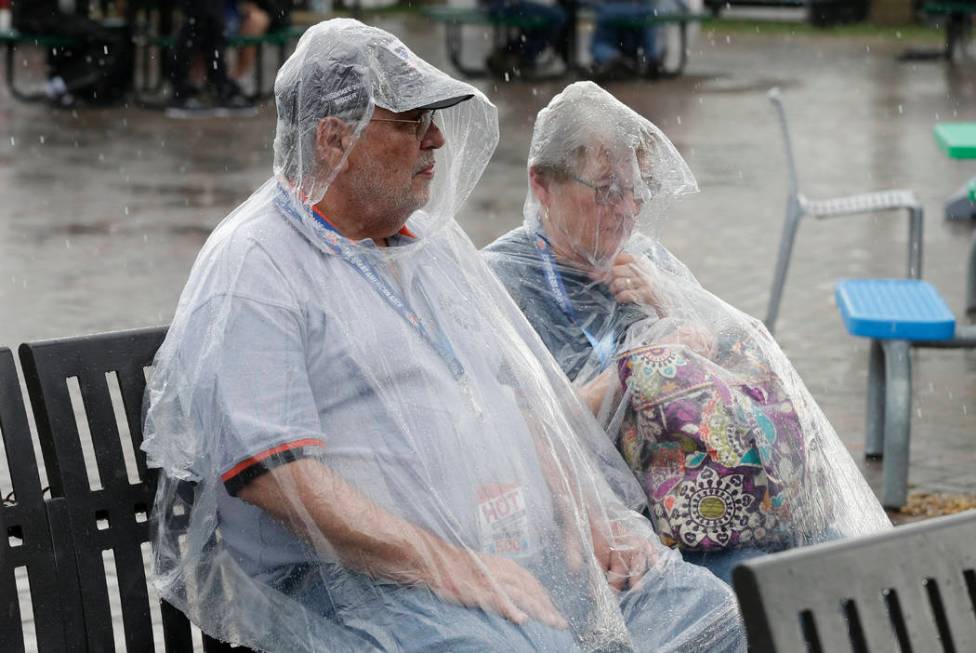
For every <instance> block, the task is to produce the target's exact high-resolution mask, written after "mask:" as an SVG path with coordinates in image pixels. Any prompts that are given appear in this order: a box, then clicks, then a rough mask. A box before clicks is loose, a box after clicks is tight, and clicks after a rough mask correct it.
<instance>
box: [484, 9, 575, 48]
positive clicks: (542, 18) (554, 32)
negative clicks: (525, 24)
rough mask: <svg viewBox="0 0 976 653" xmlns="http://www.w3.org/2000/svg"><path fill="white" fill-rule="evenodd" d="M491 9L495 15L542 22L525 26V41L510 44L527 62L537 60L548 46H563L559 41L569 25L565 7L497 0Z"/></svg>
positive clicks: (490, 13)
mask: <svg viewBox="0 0 976 653" xmlns="http://www.w3.org/2000/svg"><path fill="white" fill-rule="evenodd" d="M487 9H488V15H489V16H491V17H492V18H512V17H519V18H525V19H529V20H538V21H539V22H540V23H542V25H543V26H541V27H534V28H522V30H521V32H522V34H523V35H524V36H525V40H524V41H520V42H516V43H510V44H509V51H510V52H513V53H515V54H519V55H521V57H522V60H523V61H525V62H527V63H532V62H534V61H535V60H536V59H537V58H538V57H539V55H540V54H542V51H543V50H545V49H546V46H547V45H551V46H553V47H554V48H555V49H557V50H558V49H559V43H557V40H558V39H559V37H560V35H561V34H562V33H563V30H564V29H565V27H566V12H565V11H563V10H562V8H561V7H559V6H557V5H543V4H539V3H537V2H528V1H527V0H514V1H513V0H494V1H493V2H491V3H489V4H488V5H487Z"/></svg>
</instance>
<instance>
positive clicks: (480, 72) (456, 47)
mask: <svg viewBox="0 0 976 653" xmlns="http://www.w3.org/2000/svg"><path fill="white" fill-rule="evenodd" d="M444 30H445V34H446V37H447V57H448V59H450V60H451V64H452V65H453V66H454V67H455V68H457V69H458V70H459V71H461V73H462V74H464V75H467V76H468V77H471V78H477V77H485V76H486V75H487V71H485V70H484V69H483V68H480V69H479V68H469V67H468V66H465V65H464V63H463V62H462V60H461V59H462V56H461V51H462V47H463V45H462V41H461V36H462V34H461V30H462V25H461V24H460V23H447V24H445V25H444ZM492 32H493V35H494V36H493V38H494V42H495V43H496V44H497V39H498V38H499V35H498V29H497V27H496V28H494V29H493V30H492Z"/></svg>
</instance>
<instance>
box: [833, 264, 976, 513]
mask: <svg viewBox="0 0 976 653" xmlns="http://www.w3.org/2000/svg"><path fill="white" fill-rule="evenodd" d="M835 298H836V300H837V307H838V309H839V310H840V313H841V316H842V318H843V320H844V325H845V327H846V328H847V331H848V333H850V334H851V335H854V336H860V337H864V338H870V339H871V352H870V354H869V358H868V388H867V419H866V424H865V437H866V442H865V448H864V453H865V455H866V456H868V457H870V458H882V459H883V460H884V469H883V472H882V492H881V503H882V504H884V506H885V507H886V508H900V507H901V506H903V505H904V504H905V500H906V498H907V493H908V453H909V441H910V437H911V415H912V414H911V408H912V360H911V350H912V349H913V348H916V349H922V348H938V349H960V348H973V347H976V326H968V327H965V326H963V327H960V326H957V325H956V319H955V317H954V316H953V314H952V312H951V311H950V310H949V307H948V306H946V303H945V301H944V300H943V299H942V297H941V296H940V295H939V292H938V291H937V290H936V289H935V287H934V286H932V285H931V284H930V283H928V282H926V281H922V280H921V279H848V280H844V281H841V282H840V283H839V284H838V285H837V289H836V291H835Z"/></svg>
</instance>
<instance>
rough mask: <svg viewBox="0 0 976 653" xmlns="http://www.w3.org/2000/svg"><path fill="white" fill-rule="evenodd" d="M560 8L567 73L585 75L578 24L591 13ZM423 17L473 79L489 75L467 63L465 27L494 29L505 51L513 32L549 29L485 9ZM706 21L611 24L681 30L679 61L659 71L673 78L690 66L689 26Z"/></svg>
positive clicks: (684, 17) (673, 15)
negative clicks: (438, 29)
mask: <svg viewBox="0 0 976 653" xmlns="http://www.w3.org/2000/svg"><path fill="white" fill-rule="evenodd" d="M560 6H562V7H563V9H564V10H565V11H566V20H567V24H568V29H567V34H566V42H565V43H563V44H560V50H561V52H562V53H563V56H564V57H565V58H566V63H567V66H566V67H567V70H566V72H570V73H577V74H578V73H582V72H583V70H584V67H583V65H582V62H581V61H580V60H579V54H578V47H577V33H578V23H579V21H580V18H581V17H585V18H587V19H591V18H592V10H591V8H590V7H589V6H588V5H587V4H586V3H585V2H578V1H577V0H566V1H564V2H561V3H560ZM423 14H424V15H425V16H427V17H428V18H430V19H431V20H433V21H434V22H438V23H443V24H444V28H445V41H446V45H447V54H448V58H449V59H450V61H451V63H452V64H453V65H454V67H455V68H457V69H458V70H459V71H460V72H461V73H462V74H464V75H465V76H467V77H472V78H477V77H485V76H487V75H488V74H489V72H488V71H487V70H486V69H485V67H484V66H481V65H472V64H470V63H468V62H466V61H465V57H464V45H465V42H464V39H463V38H462V29H463V28H464V26H489V27H491V30H492V43H493V45H494V46H495V47H503V46H504V44H505V43H506V42H507V40H508V37H509V34H510V32H511V31H513V30H523V29H531V28H538V27H545V26H546V25H548V22H547V21H546V20H545V19H540V18H539V17H536V16H520V15H517V14H512V15H497V14H491V13H489V12H488V11H487V10H486V9H483V8H480V7H450V6H438V7H428V8H426V9H424V10H423ZM706 18H708V14H705V13H693V12H687V11H679V12H670V11H669V12H660V13H659V12H657V11H656V10H650V11H648V13H647V14H646V15H643V16H634V17H626V18H614V19H611V20H609V21H608V22H609V24H610V25H612V26H614V27H620V28H633V29H642V28H647V27H657V26H664V25H674V26H676V27H677V29H678V49H679V53H678V58H677V59H678V60H677V62H676V63H675V64H674V65H673V66H671V67H668V66H667V65H666V64H664V63H663V62H662V64H661V66H660V67H659V68H658V69H657V71H656V72H657V74H658V75H659V76H663V77H674V76H677V75H680V74H681V73H682V72H683V71H684V68H685V65H686V64H687V62H688V24H689V23H692V22H698V21H701V20H704V19H706ZM665 58H667V57H665Z"/></svg>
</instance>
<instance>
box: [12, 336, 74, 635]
mask: <svg viewBox="0 0 976 653" xmlns="http://www.w3.org/2000/svg"><path fill="white" fill-rule="evenodd" d="M0 437H2V439H3V447H4V452H5V454H6V460H7V469H8V470H9V472H10V481H11V485H12V486H13V496H12V497H11V498H12V499H13V500H14V501H15V503H14V504H13V505H7V504H3V505H0V651H11V652H14V651H18V652H19V651H24V650H25V642H24V632H23V627H22V622H23V621H25V620H28V619H29V620H31V621H33V624H34V634H35V637H36V639H37V648H38V650H40V651H55V652H58V651H65V650H68V649H67V644H66V642H67V641H70V638H67V637H66V634H65V628H64V626H65V622H64V618H63V617H64V611H63V610H62V601H61V598H62V596H65V595H64V594H63V593H62V591H61V589H60V588H59V585H58V577H57V556H56V551H55V547H54V543H53V542H52V537H51V532H50V529H49V527H48V519H47V515H46V508H45V502H44V499H43V496H42V492H41V483H40V475H39V473H38V468H37V461H36V460H35V458H34V446H33V444H32V442H31V436H30V429H29V426H28V423H27V412H26V410H25V407H24V402H23V399H22V397H21V393H20V382H19V381H18V379H17V370H16V367H15V366H14V358H13V355H12V353H11V352H10V350H9V349H7V348H5V347H4V348H0ZM13 536H19V537H13ZM15 543H16V544H17V546H13V544H15ZM18 568H26V571H27V579H28V582H29V584H30V597H31V605H32V608H33V612H34V614H33V615H22V614H21V613H20V605H19V603H20V601H19V598H20V597H19V595H18V592H17V585H16V576H15V573H16V570H17V569H18ZM75 632H77V631H75Z"/></svg>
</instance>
